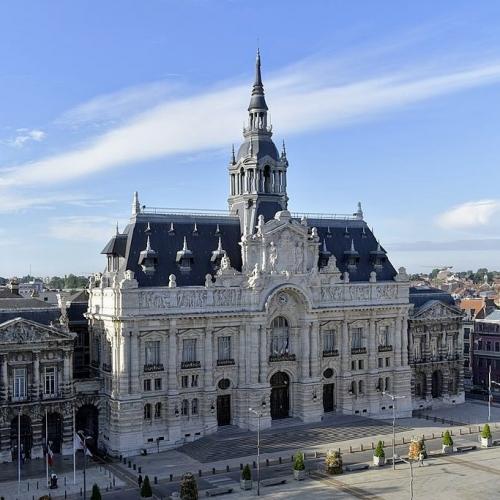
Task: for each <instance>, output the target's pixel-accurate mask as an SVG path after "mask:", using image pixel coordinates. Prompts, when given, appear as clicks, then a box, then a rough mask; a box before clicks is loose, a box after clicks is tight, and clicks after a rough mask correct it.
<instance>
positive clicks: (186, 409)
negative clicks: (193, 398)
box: [181, 399, 189, 417]
mask: <svg viewBox="0 0 500 500" xmlns="http://www.w3.org/2000/svg"><path fill="white" fill-rule="evenodd" d="M181 415H182V416H184V417H186V416H188V415H189V401H188V400H187V399H183V400H182V404H181Z"/></svg>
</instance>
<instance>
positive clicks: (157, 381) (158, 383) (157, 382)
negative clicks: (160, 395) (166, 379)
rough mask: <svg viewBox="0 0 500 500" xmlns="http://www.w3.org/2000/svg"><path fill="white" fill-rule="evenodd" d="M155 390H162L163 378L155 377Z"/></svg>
mask: <svg viewBox="0 0 500 500" xmlns="http://www.w3.org/2000/svg"><path fill="white" fill-rule="evenodd" d="M155 391H161V378H155Z"/></svg>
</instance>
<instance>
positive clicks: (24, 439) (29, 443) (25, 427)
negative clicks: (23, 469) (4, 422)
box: [10, 415, 33, 460]
mask: <svg viewBox="0 0 500 500" xmlns="http://www.w3.org/2000/svg"><path fill="white" fill-rule="evenodd" d="M19 420H20V421H19ZM19 427H20V429H21V433H20V434H19V435H20V439H18V428H19ZM19 442H20V443H21V460H23V457H24V458H31V448H32V447H33V430H32V427H31V419H30V417H28V415H21V417H20V419H19V417H14V418H13V419H12V420H11V422H10V449H11V452H12V460H17V456H18V443H19Z"/></svg>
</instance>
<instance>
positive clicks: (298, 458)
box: [293, 451, 306, 470]
mask: <svg viewBox="0 0 500 500" xmlns="http://www.w3.org/2000/svg"><path fill="white" fill-rule="evenodd" d="M305 468H306V466H305V464H304V454H303V453H302V452H301V451H298V452H297V453H295V457H294V459H293V470H304V469H305Z"/></svg>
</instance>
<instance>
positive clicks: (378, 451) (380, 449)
mask: <svg viewBox="0 0 500 500" xmlns="http://www.w3.org/2000/svg"><path fill="white" fill-rule="evenodd" d="M373 455H374V456H376V457H378V458H385V450H384V443H382V441H379V442H378V443H377V447H376V448H375V452H374V453H373Z"/></svg>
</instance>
